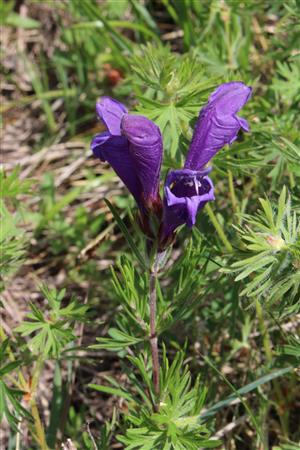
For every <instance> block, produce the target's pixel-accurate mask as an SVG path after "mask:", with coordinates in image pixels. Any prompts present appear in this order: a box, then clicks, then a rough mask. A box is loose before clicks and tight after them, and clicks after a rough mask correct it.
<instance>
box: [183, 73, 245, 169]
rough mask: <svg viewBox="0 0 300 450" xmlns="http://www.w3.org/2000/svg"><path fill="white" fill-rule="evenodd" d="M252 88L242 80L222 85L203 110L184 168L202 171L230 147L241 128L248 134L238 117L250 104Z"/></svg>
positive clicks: (242, 121)
mask: <svg viewBox="0 0 300 450" xmlns="http://www.w3.org/2000/svg"><path fill="white" fill-rule="evenodd" d="M251 92H252V89H251V88H250V87H248V86H246V85H245V84H244V83H242V82H240V81H232V82H229V83H224V84H221V86H219V87H218V88H217V89H216V90H215V91H214V92H213V93H212V95H211V96H210V98H209V100H208V103H207V104H206V105H205V106H204V108H202V110H201V111H200V115H199V118H198V121H197V123H196V127H195V130H194V134H193V138H192V142H191V145H190V148H189V151H188V154H187V159H186V162H185V165H184V167H185V168H186V169H190V170H198V169H201V168H202V167H203V166H204V165H205V164H206V163H207V162H208V161H209V160H210V159H211V158H212V157H213V156H214V155H215V154H216V153H217V152H218V151H219V150H221V148H222V147H224V145H226V144H231V143H232V142H233V141H234V140H235V139H236V138H237V134H238V132H239V130H240V128H243V129H244V130H245V131H249V127H248V123H247V121H246V120H245V119H243V118H240V117H238V116H237V115H236V114H237V113H238V112H239V111H240V109H241V108H242V107H243V106H244V105H245V104H246V103H247V101H248V100H249V98H250V96H251Z"/></svg>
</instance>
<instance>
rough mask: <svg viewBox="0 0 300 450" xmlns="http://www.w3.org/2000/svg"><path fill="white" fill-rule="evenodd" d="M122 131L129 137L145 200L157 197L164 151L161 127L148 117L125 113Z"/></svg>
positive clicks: (131, 152) (130, 148) (130, 150)
mask: <svg viewBox="0 0 300 450" xmlns="http://www.w3.org/2000/svg"><path fill="white" fill-rule="evenodd" d="M121 131H122V134H123V135H124V136H126V138H127V139H128V142H129V152H130V154H131V155H132V159H133V161H134V166H135V169H136V173H137V175H138V177H139V179H140V182H141V184H142V187H143V195H144V198H145V200H147V199H151V198H155V197H157V195H158V187H159V174H160V166H161V160H162V153H163V144H162V137H161V133H160V129H159V128H158V126H156V125H155V124H154V123H153V122H151V120H149V119H147V118H146V117H143V116H137V115H129V114H125V115H124V116H123V118H122V122H121Z"/></svg>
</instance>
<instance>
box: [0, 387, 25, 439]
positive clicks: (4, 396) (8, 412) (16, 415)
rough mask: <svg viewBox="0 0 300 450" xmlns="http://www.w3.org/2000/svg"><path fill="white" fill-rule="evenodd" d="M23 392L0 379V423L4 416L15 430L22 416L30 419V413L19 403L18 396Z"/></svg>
mask: <svg viewBox="0 0 300 450" xmlns="http://www.w3.org/2000/svg"><path fill="white" fill-rule="evenodd" d="M23 394H24V392H22V391H20V390H16V389H12V388H10V387H8V386H7V385H6V384H5V382H4V381H3V380H2V379H0V423H1V422H2V419H3V417H6V419H7V421H8V423H9V425H10V426H11V428H12V429H13V430H14V431H15V432H17V431H18V423H19V421H20V419H21V418H22V417H24V418H26V419H27V420H29V421H31V420H32V417H31V414H30V413H29V412H28V411H27V410H26V409H25V408H24V407H23V406H22V405H21V402H20V397H21V396H22V395H23Z"/></svg>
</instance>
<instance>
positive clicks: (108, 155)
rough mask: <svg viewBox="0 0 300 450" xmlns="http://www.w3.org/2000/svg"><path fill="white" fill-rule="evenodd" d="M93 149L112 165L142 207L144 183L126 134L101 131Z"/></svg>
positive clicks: (93, 142) (93, 143)
mask: <svg viewBox="0 0 300 450" xmlns="http://www.w3.org/2000/svg"><path fill="white" fill-rule="evenodd" d="M91 149H92V151H93V153H94V155H95V156H96V157H97V158H100V159H101V161H107V162H108V163H109V164H110V165H111V166H112V168H113V169H114V171H115V172H116V174H117V175H118V176H119V177H120V178H121V180H122V181H123V183H124V184H125V186H126V187H127V189H128V190H129V191H130V192H131V194H132V195H133V196H134V198H135V200H136V202H137V204H138V205H139V207H140V208H142V207H143V206H142V200H143V199H142V185H141V183H140V180H139V178H138V176H137V174H136V171H135V164H134V161H133V158H132V156H131V154H130V152H129V143H128V141H127V139H126V138H125V137H124V136H111V135H110V134H109V133H108V132H105V133H101V134H99V135H97V136H95V137H94V139H93V140H92V144H91Z"/></svg>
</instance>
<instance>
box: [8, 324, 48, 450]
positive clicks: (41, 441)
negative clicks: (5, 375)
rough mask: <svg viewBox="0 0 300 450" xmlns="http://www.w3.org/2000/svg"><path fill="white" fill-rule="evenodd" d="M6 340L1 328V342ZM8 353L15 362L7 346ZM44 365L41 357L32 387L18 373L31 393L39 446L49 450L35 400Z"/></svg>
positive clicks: (19, 372)
mask: <svg viewBox="0 0 300 450" xmlns="http://www.w3.org/2000/svg"><path fill="white" fill-rule="evenodd" d="M5 339H6V334H5V332H4V330H3V328H2V327H1V326H0V341H4V340H5ZM7 351H8V356H9V358H10V360H11V361H15V356H14V354H13V352H12V350H11V348H10V346H9V345H8V346H7ZM43 364H44V360H43V358H42V356H39V358H38V360H37V362H36V366H35V369H34V373H33V376H32V383H31V387H30V386H29V384H28V383H27V382H26V380H25V378H24V376H23V374H22V372H21V370H19V371H18V378H19V380H20V387H21V388H22V389H23V390H24V391H26V392H28V391H30V394H31V400H30V408H31V414H32V417H33V420H34V427H35V432H36V439H37V441H38V444H39V445H40V448H41V450H49V448H48V446H47V442H46V436H45V431H44V428H43V425H42V421H41V418H40V415H39V411H38V407H37V403H36V400H35V396H36V390H37V387H38V383H39V378H40V374H41V370H42V367H43Z"/></svg>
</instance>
